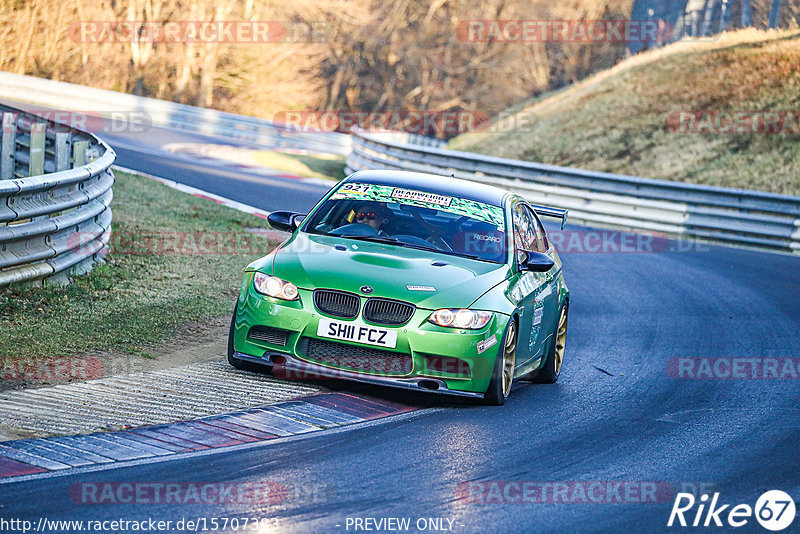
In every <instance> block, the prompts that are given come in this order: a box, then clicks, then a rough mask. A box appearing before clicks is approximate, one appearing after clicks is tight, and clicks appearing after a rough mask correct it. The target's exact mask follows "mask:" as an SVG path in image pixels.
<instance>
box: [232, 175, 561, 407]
mask: <svg viewBox="0 0 800 534" xmlns="http://www.w3.org/2000/svg"><path fill="white" fill-rule="evenodd" d="M566 215H567V213H566V211H565V210H559V209H555V208H547V207H543V206H532V205H530V204H528V203H527V202H526V201H525V200H524V199H523V198H522V197H520V196H518V195H514V194H512V193H509V192H507V191H504V190H502V189H498V188H495V187H491V186H488V185H483V184H478V183H474V182H468V181H463V180H457V179H455V178H447V177H442V176H435V175H428V174H421V173H410V172H399V171H359V172H356V173H354V174H352V175H350V176H349V177H348V178H346V179H345V180H343V181H342V182H340V183H339V184H337V185H336V186H335V187H334V188H333V189H331V191H329V192H328V193H327V194H326V195H325V197H323V198H322V200H321V201H320V202H319V203H318V204H317V205H316V206H315V207H314V208H313V209H312V210H311V212H310V213H308V214H307V215H306V214H298V213H292V212H285V211H283V212H273V213H272V214H270V216H269V221H270V224H271V225H272V226H273V227H274V228H276V229H278V230H284V231H287V232H291V234H292V235H291V236H290V237H289V238H288V239H287V240H286V241H284V242H283V243H282V244H281V245H280V246H278V247H277V248H276V249H275V250H274V251H273V252H271V253H270V254H268V255H267V256H264V257H263V258H260V259H258V260H256V261H254V262H253V263H251V264H250V265H249V266H248V267H247V268H246V270H245V273H244V281H243V283H242V287H241V291H240V294H239V298H238V300H237V303H236V307H235V309H234V312H233V317H232V319H231V330H230V336H229V340H228V360H229V362H230V363H231V364H232V365H234V366H235V367H238V368H244V367H253V364H261V365H264V366H267V367H270V368H272V369H273V371H277V370H279V369H280V370H281V371H282V373H285V376H291V377H296V378H341V379H347V380H355V381H359V382H367V383H374V384H383V385H387V386H394V387H401V388H407V389H416V390H420V391H434V392H437V393H445V394H451V395H460V396H466V397H477V398H483V399H485V400H486V402H487V403H489V404H495V405H500V404H503V403H504V402H505V399H506V398H507V397H508V394H509V391H510V390H511V384H512V382H513V381H514V380H517V379H528V380H533V381H536V382H544V383H553V382H555V381H556V380H557V379H558V376H559V373H560V371H561V364H562V362H563V359H564V345H565V341H566V333H567V316H568V311H569V290H568V289H567V286H566V283H565V282H564V276H563V274H562V272H561V260H560V259H559V257H558V254H557V253H556V251H555V249H554V248H553V247H552V245H551V244H550V242H549V240H548V238H547V234H546V233H545V230H544V228H543V226H542V224H541V221H540V219H539V217H540V216H548V217H556V218H560V219H561V220H562V228H563V224H564V221H565V220H566ZM277 374H278V373H277V372H276V375H277Z"/></svg>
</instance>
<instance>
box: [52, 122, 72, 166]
mask: <svg viewBox="0 0 800 534" xmlns="http://www.w3.org/2000/svg"><path fill="white" fill-rule="evenodd" d="M71 141H72V134H71V133H69V132H56V143H55V155H56V160H55V168H56V172H58V171H65V170H67V169H69V168H70V167H69V159H70V153H69V149H70V144H71Z"/></svg>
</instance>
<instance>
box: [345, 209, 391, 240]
mask: <svg viewBox="0 0 800 534" xmlns="http://www.w3.org/2000/svg"><path fill="white" fill-rule="evenodd" d="M391 217H392V212H391V210H390V209H389V208H387V207H386V205H385V204H383V203H382V202H364V203H363V204H361V205H360V206H359V208H358V210H356V211H355V217H354V219H353V220H354V222H356V223H358V224H366V225H367V226H371V227H372V228H374V229H375V230H376V231H377V232H378V235H387V234H386V232H385V231H384V228H386V225H387V224H388V223H389V220H390V218H391Z"/></svg>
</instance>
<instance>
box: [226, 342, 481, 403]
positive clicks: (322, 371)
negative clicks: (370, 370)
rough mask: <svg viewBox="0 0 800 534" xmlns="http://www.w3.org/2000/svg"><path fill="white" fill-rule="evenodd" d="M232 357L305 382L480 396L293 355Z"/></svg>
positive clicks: (420, 379)
mask: <svg viewBox="0 0 800 534" xmlns="http://www.w3.org/2000/svg"><path fill="white" fill-rule="evenodd" d="M233 355H234V357H235V358H237V359H239V360H244V361H248V362H253V363H257V364H261V365H265V366H270V367H272V368H273V369H274V368H275V367H276V366H279V367H280V368H281V369H283V370H284V373H285V374H286V376H287V377H289V378H295V379H298V380H302V379H308V378H309V377H313V378H314V379H317V378H333V379H342V380H350V381H353V382H361V383H364V384H373V385H378V386H389V387H395V388H401V389H411V390H416V391H427V392H433V393H439V394H443V395H455V396H458V397H471V398H481V397H483V393H477V392H474V391H458V390H455V389H449V388H448V387H447V384H446V383H445V382H444V381H443V380H440V379H436V378H424V377H412V378H403V377H395V376H380V375H369V374H364V373H357V372H352V371H345V370H337V369H334V368H331V367H324V366H322V365H317V364H313V363H310V362H304V361H303V360H299V359H297V358H295V357H293V356H290V355H285V354H279V353H273V354H265V355H264V356H262V357H260V358H259V357H257V356H250V355H249V354H243V353H241V352H234V353H233ZM277 359H279V360H277Z"/></svg>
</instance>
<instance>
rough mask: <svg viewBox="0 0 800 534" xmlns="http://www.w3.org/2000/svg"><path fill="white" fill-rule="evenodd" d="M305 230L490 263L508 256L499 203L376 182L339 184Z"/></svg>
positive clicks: (501, 261)
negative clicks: (487, 202) (486, 202)
mask: <svg viewBox="0 0 800 534" xmlns="http://www.w3.org/2000/svg"><path fill="white" fill-rule="evenodd" d="M303 231H305V232H308V233H311V234H319V235H331V236H341V237H347V238H350V239H359V240H364V241H377V242H383V243H390V244H394V245H397V246H402V247H407V248H415V249H421V250H430V251H431V252H437V253H441V254H448V255H452V256H463V257H469V258H474V259H477V260H482V261H489V262H494V263H504V262H505V260H506V234H505V217H504V215H503V209H502V208H501V207H499V206H493V205H490V204H485V203H483V202H477V201H474V200H469V199H465V198H459V197H451V196H446V195H440V194H438V193H431V192H426V191H418V190H413V189H403V188H399V187H392V186H385V185H379V184H361V183H346V184H343V185H342V186H341V187H340V188H339V189H338V190H337V191H336V192H335V193H334V194H333V195H331V197H330V198H328V200H326V201H325V202H324V203H323V204H322V205H321V206H320V207H319V209H317V210H316V211H315V212H314V214H313V215H312V216H311V217H310V218H309V219H308V220H307V221H306V223H305V225H304V228H303Z"/></svg>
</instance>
